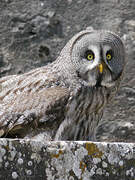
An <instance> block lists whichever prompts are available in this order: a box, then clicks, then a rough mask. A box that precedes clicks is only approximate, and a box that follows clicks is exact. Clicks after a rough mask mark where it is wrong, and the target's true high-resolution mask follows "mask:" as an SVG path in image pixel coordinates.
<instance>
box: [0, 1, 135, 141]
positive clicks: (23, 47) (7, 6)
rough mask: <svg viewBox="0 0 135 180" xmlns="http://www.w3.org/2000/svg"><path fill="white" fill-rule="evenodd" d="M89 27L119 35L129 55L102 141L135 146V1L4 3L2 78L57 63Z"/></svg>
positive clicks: (0, 29)
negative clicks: (72, 40) (74, 38)
mask: <svg viewBox="0 0 135 180" xmlns="http://www.w3.org/2000/svg"><path fill="white" fill-rule="evenodd" d="M87 26H92V27H93V28H95V29H108V30H111V31H114V32H116V33H117V34H119V35H120V36H121V37H122V39H123V41H124V43H125V46H126V50H127V64H126V70H125V76H124V81H123V82H122V84H121V88H120V91H119V93H118V95H117V97H116V98H115V99H114V102H110V105H108V107H107V108H106V112H105V114H104V117H103V121H102V122H101V125H100V127H99V129H98V132H97V136H98V140H100V141H101V140H106V141H129V142H135V96H134V94H133V93H132V92H133V91H134V90H135V60H134V57H135V32H134V30H135V2H134V0H128V1H127V0H112V1H110V0H37V1H35V0H29V1H28V0H21V1H18V0H14V1H11V0H0V77H1V76H5V75H9V74H16V73H23V72H25V71H28V70H30V69H33V68H35V67H38V66H42V65H45V64H47V63H49V62H51V61H53V60H54V59H56V57H57V55H58V54H59V52H60V50H61V49H62V47H64V45H65V43H66V42H67V41H68V40H69V39H70V38H71V37H72V36H73V35H74V34H75V33H77V32H78V31H81V30H82V29H85V28H86V27H87ZM126 88H127V89H129V90H128V91H132V92H131V93H130V92H129V93H127V90H125V89H126Z"/></svg>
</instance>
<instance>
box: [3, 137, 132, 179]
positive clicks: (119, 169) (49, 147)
mask: <svg viewBox="0 0 135 180" xmlns="http://www.w3.org/2000/svg"><path fill="white" fill-rule="evenodd" d="M134 177H135V144H133V143H104V142H103V143H95V142H81V141H80V142H72V141H71V142H64V141H61V142H53V141H52V142H40V141H32V140H21V139H20V140H18V139H16V140H11V139H10V140H9V139H1V140H0V179H1V180H4V179H6V180H8V179H19V180H24V179H32V180H36V179H38V180H40V179H46V180H53V179H54V180H56V179H57V180H78V179H80V180H100V179H102V180H108V179H109V180H134Z"/></svg>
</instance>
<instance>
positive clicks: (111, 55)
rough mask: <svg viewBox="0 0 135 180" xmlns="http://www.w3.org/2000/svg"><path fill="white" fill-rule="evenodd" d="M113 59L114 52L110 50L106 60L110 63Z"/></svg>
mask: <svg viewBox="0 0 135 180" xmlns="http://www.w3.org/2000/svg"><path fill="white" fill-rule="evenodd" d="M112 58H113V51H112V50H111V49H110V50H109V51H107V53H106V59H107V60H108V61H110V60H111V59H112Z"/></svg>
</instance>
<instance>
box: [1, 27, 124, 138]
mask: <svg viewBox="0 0 135 180" xmlns="http://www.w3.org/2000/svg"><path fill="white" fill-rule="evenodd" d="M124 61H125V52H124V46H123V43H122V41H121V40H120V38H119V37H118V36H117V35H115V34H114V33H112V32H108V31H103V30H101V31H95V30H85V31H82V32H80V33H78V34H77V35H75V36H74V37H73V38H72V39H71V40H70V41H69V42H68V43H67V45H66V46H65V47H64V48H63V50H62V51H61V53H60V55H59V57H58V58H57V59H56V60H55V61H54V62H53V63H51V64H49V65H47V66H45V67H41V68H38V69H35V70H32V71H30V72H28V73H25V74H22V75H12V76H7V77H3V78H1V79H0V136H1V137H13V138H14V137H18V138H40V139H44V140H93V139H94V132H95V129H96V127H97V125H98V122H99V120H100V119H101V117H102V114H103V110H104V107H105V105H106V104H107V102H108V101H109V100H110V98H112V96H113V95H114V94H115V93H116V91H117V89H118V87H119V83H120V80H121V76H122V72H123V69H124V64H125V62H124Z"/></svg>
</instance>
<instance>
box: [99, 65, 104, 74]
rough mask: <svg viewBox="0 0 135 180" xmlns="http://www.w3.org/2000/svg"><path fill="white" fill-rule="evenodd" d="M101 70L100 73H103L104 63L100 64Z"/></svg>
mask: <svg viewBox="0 0 135 180" xmlns="http://www.w3.org/2000/svg"><path fill="white" fill-rule="evenodd" d="M99 72H100V74H102V73H103V64H99Z"/></svg>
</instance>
